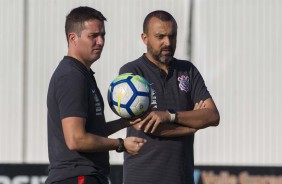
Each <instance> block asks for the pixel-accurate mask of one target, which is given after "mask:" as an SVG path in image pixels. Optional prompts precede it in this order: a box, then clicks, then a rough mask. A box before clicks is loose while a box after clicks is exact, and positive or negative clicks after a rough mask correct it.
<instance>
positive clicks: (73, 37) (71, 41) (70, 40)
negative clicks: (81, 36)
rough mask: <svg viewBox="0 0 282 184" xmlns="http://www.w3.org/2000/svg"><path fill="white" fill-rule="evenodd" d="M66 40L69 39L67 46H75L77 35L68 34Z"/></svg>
mask: <svg viewBox="0 0 282 184" xmlns="http://www.w3.org/2000/svg"><path fill="white" fill-rule="evenodd" d="M68 39H69V44H71V45H76V41H77V35H76V34H75V33H73V32H72V33H69V34H68Z"/></svg>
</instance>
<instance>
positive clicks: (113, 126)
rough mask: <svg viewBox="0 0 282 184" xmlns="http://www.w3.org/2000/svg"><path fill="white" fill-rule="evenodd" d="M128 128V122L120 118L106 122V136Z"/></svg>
mask: <svg viewBox="0 0 282 184" xmlns="http://www.w3.org/2000/svg"><path fill="white" fill-rule="evenodd" d="M128 126H130V122H129V120H125V119H122V118H120V119H117V120H114V121H110V122H107V124H106V130H107V135H111V134H113V133H115V132H117V131H119V130H121V129H123V128H125V127H128Z"/></svg>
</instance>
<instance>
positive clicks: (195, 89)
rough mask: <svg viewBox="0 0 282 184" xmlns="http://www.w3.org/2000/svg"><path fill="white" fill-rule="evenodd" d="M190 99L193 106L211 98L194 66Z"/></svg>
mask: <svg viewBox="0 0 282 184" xmlns="http://www.w3.org/2000/svg"><path fill="white" fill-rule="evenodd" d="M191 97H192V101H193V103H194V104H195V103H197V102H200V101H201V100H206V99H208V98H211V95H210V93H209V91H208V89H207V87H206V85H205V81H204V79H203V77H202V75H201V74H200V72H199V71H198V69H197V68H196V67H195V66H194V65H193V67H192V91H191Z"/></svg>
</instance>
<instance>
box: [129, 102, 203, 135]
mask: <svg viewBox="0 0 282 184" xmlns="http://www.w3.org/2000/svg"><path fill="white" fill-rule="evenodd" d="M205 106H206V104H205V103H204V101H203V100H201V101H200V102H199V103H196V104H195V106H194V109H193V110H199V109H204V108H205ZM169 122H170V116H169V112H167V111H152V112H150V113H149V114H148V115H147V116H146V117H145V118H144V119H143V120H142V121H136V122H135V123H134V124H138V129H139V130H143V131H144V132H146V133H147V132H150V133H153V132H155V130H156V128H157V127H158V126H159V124H161V123H169Z"/></svg>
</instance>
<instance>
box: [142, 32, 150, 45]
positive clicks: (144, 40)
mask: <svg viewBox="0 0 282 184" xmlns="http://www.w3.org/2000/svg"><path fill="white" fill-rule="evenodd" d="M141 39H142V41H143V43H144V44H145V45H147V43H148V36H147V34H146V33H142V34H141Z"/></svg>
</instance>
